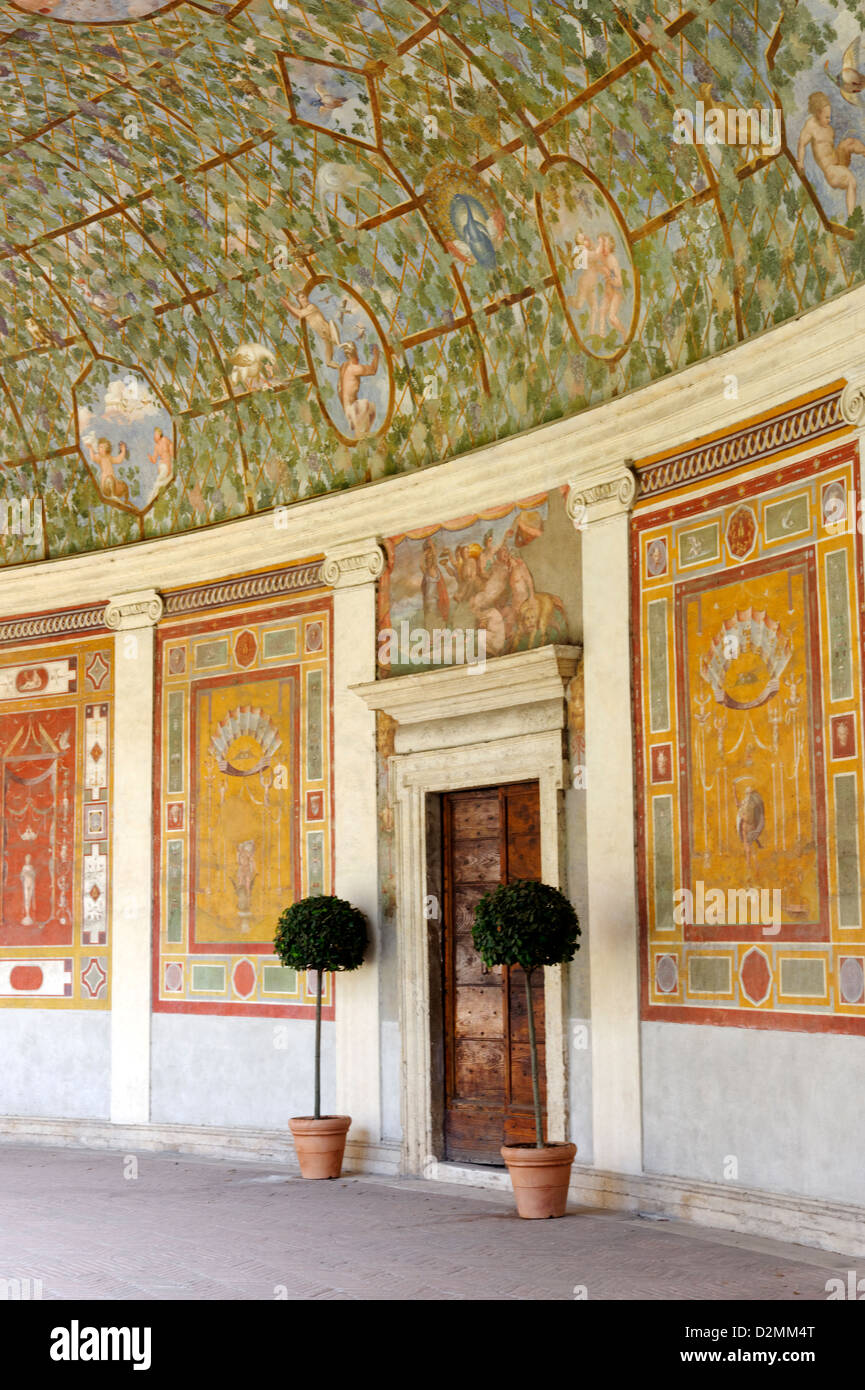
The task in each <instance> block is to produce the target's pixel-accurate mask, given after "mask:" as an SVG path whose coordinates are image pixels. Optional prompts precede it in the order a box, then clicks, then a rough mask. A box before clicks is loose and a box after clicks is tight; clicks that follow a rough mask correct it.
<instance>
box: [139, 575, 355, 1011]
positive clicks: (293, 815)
mask: <svg viewBox="0 0 865 1390" xmlns="http://www.w3.org/2000/svg"><path fill="white" fill-rule="evenodd" d="M331 624H332V610H331V604H330V600H329V598H326V597H318V598H310V599H305V600H295V601H292V602H288V603H286V602H284V601H283V602H280V603H274V604H271V605H268V606H263V607H256V608H247V609H242V610H239V611H238V610H235V611H228V612H221V613H220V614H219V615H218V616H212V615H211V616H208V617H206V618H204V617H199V618H197V619H195V620H193V621H189V620H186V621H176V622H169V623H167V624H165V625H164V626H163V627H162V628H160V630H159V633H158V634H157V656H156V664H157V714H156V729H157V758H156V788H155V803H154V818H155V840H156V883H155V894H154V897H155V904H156V908H155V937H154V941H155V948H154V968H155V977H154V1009H155V1010H156V1011H157V1012H169V1011H171V1012H185V1013H218V1014H247V1015H255V1016H267V1015H275V1016H290V1015H299V1016H301V1017H305V1016H306V1015H308V1014H309V1012H310V1010H311V1009H312V1007H313V1003H314V998H315V995H314V982H312V983H311V982H310V980H309V978H308V977H307V975H305V974H303V973H296V972H294V971H290V970H285V969H283V968H282V967H281V966H280V965H279V962H278V960H277V959H276V958H275V957H274V954H273V944H272V943H273V936H274V932H275V931H276V924H277V921H278V918H279V915H280V912H281V911H282V909H283V908H285V907H288V906H289V905H290V904H291V903H292V902H294V901H295V900H296V899H298V898H301V897H304V896H306V895H308V894H313V893H329V892H332V891H333V888H332V883H333V845H332V833H333V830H332V814H331V807H332V767H333V758H332V734H331V729H332V719H331V684H332V681H331V662H332V657H331V653H332V642H331ZM325 1016H327V1017H332V1016H333V981H332V979H328V981H327V986H326V994H325Z"/></svg>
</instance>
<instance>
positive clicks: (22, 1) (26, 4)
mask: <svg viewBox="0 0 865 1390" xmlns="http://www.w3.org/2000/svg"><path fill="white" fill-rule="evenodd" d="M13 3H14V5H15V8H16V10H24V11H26V13H27V14H36V15H45V16H46V17H47V18H48V19H61V20H64V21H65V23H67V24H129V23H130V22H134V21H135V20H136V19H148V18H149V17H150V15H154V14H158V13H159V11H160V10H168V9H171V8H172V6H173V5H174V4H175V3H176V0H13Z"/></svg>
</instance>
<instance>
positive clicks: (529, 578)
mask: <svg viewBox="0 0 865 1390" xmlns="http://www.w3.org/2000/svg"><path fill="white" fill-rule="evenodd" d="M566 492H567V489H565V488H562V489H558V490H556V491H554V492H550V493H543V494H541V495H540V496H538V497H532V498H528V499H525V500H523V501H521V502H518V503H516V504H515V505H512V506H503V507H498V508H495V509H493V510H491V511H487V512H482V513H480V514H479V515H476V516H468V517H460V518H458V519H457V520H455V521H450V522H446V523H438V524H434V525H430V526H426V527H422V528H420V529H418V530H416V531H410V532H408V533H406V534H404V535H400V536H393V537H391V538H390V539H388V540H386V541H385V542H384V548H385V552H386V555H387V565H386V569H385V573H384V575H383V576H382V578H381V580H380V581H379V653H378V656H379V674H380V675H382V676H396V675H405V674H407V673H409V672H411V671H416V670H421V669H423V668H425V667H432V666H444V665H453V664H461V663H462V662H468V663H469V664H472V663H476V662H478V661H479V660H483V659H485V658H490V657H496V656H503V655H506V654H509V653H511V652H519V651H529V650H530V649H531V648H533V647H539V646H543V645H544V644H545V643H547V642H561V643H567V642H571V641H576V640H578V636H579V631H580V628H579V539H578V536H577V533H576V531H575V529H574V526H573V523H572V521H571V520H570V518H569V517H568V515H567V513H566V510H565V496H566ZM479 639H482V640H479Z"/></svg>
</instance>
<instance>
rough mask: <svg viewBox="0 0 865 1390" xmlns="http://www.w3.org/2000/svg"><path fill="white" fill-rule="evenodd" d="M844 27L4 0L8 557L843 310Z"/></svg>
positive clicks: (863, 172)
mask: <svg viewBox="0 0 865 1390" xmlns="http://www.w3.org/2000/svg"><path fill="white" fill-rule="evenodd" d="M857 10H859V11H861V5H860V3H859V0H837V2H836V3H832V0H807V3H806V2H805V0H801V2H800V3H796V2H795V0H782V3H778V0H775V3H772V4H767V3H764V2H763V0H741V3H734V0H714V2H713V0H694V3H692V4H691V5H690V6H689V7H687V8H686V7H685V6H684V5H682V4H669V3H666V4H665V3H662V0H659V3H655V4H651V3H648V0H637V3H629V4H628V6H627V7H618V6H616V5H614V4H605V3H588V4H580V3H579V0H567V2H566V3H562V4H558V3H554V0H464V2H463V3H460V2H459V0H455V2H454V3H450V4H443V5H441V6H439V7H438V8H434V7H433V6H430V5H427V4H425V3H413V2H412V0H370V2H369V3H365V2H364V0H308V3H304V4H301V3H292V0H248V2H247V0H239V3H235V4H233V5H229V4H219V3H216V2H215V0H196V3H191V2H190V0H173V2H172V0H169V3H161V0H17V3H15V4H13V3H0V96H2V110H0V157H2V166H0V169H2V175H0V178H2V181H0V204H2V224H0V451H2V452H0V462H2V466H3V489H2V496H0V504H2V505H0V529H3V523H4V521H5V534H3V535H2V537H0V559H2V562H3V563H6V564H14V563H21V562H22V561H32V560H39V559H43V558H45V557H55V556H61V555H65V554H71V553H76V552H80V551H84V550H92V549H97V548H100V547H108V546H115V545H121V544H125V543H128V542H132V541H136V540H139V539H141V538H144V537H156V536H160V535H164V534H169V533H178V532H182V531H185V530H189V529H192V528H195V527H200V526H206V525H210V524H213V523H217V522H223V521H225V520H227V519H230V518H233V517H239V516H244V515H248V514H250V513H253V512H259V511H265V510H268V509H271V508H274V507H277V506H280V505H286V504H290V503H292V502H294V501H297V500H298V499H301V498H304V497H308V496H310V495H313V494H316V493H321V492H325V491H330V490H333V489H340V488H346V487H351V486H355V485H357V484H361V483H365V482H369V481H371V480H373V479H376V478H380V477H383V476H385V475H387V474H394V473H400V472H404V471H407V470H412V469H417V468H421V467H425V466H428V465H433V464H435V463H436V462H438V461H440V460H441V459H443V458H446V457H450V456H453V455H459V454H461V453H464V452H466V451H468V450H470V449H473V448H476V447H478V446H479V445H482V444H486V443H489V442H491V441H493V440H495V439H500V438H503V437H505V436H507V435H511V434H514V433H515V432H517V431H520V430H524V429H526V428H529V427H531V426H534V425H538V424H540V423H542V422H544V421H548V420H552V419H555V418H558V417H561V416H563V415H568V414H572V413H574V412H576V411H579V410H582V409H585V408H586V407H587V406H588V405H592V404H597V403H598V402H600V401H603V400H605V399H609V398H611V397H613V396H616V395H621V394H622V393H623V392H626V391H630V390H633V389H635V388H636V387H639V386H641V385H644V384H645V383H647V382H648V381H651V380H653V379H655V378H658V377H660V376H663V375H664V374H665V373H668V372H672V371H675V370H677V369H679V368H681V367H683V366H685V365H686V364H688V363H690V362H693V361H696V360H698V359H701V358H707V357H710V356H712V355H713V354H715V353H717V352H719V351H721V350H723V349H725V348H728V347H730V346H732V345H733V344H735V343H736V342H738V341H741V340H743V339H745V338H747V337H750V336H752V335H754V334H756V333H760V332H762V331H763V330H765V329H767V328H769V327H771V326H772V325H773V324H776V323H779V322H781V321H783V320H785V319H789V318H791V317H793V316H795V315H797V314H799V313H801V312H803V311H805V310H808V309H810V308H812V307H814V306H816V305H818V304H820V303H822V302H824V301H825V300H827V299H829V298H831V297H833V296H835V295H837V294H840V293H842V292H844V291H845V290H847V289H849V288H850V287H851V286H853V285H854V284H856V283H857V282H859V281H861V280H862V279H863V278H865V232H863V198H865V42H862V41H861V38H860V32H859V31H860V28H862V27H863V20H862V17H861V13H860V15H859V17H858V18H857ZM683 113H684V114H683ZM737 113H738V115H737ZM719 389H720V388H719ZM25 504H26V505H25Z"/></svg>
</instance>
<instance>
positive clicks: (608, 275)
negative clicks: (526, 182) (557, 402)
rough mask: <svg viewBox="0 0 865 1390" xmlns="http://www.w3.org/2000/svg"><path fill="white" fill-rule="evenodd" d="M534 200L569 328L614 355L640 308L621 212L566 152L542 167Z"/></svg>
mask: <svg viewBox="0 0 865 1390" xmlns="http://www.w3.org/2000/svg"><path fill="white" fill-rule="evenodd" d="M536 207H537V215H538V224H539V226H540V230H541V236H542V237H543V240H544V246H545V248H546V252H547V256H548V258H549V261H550V265H551V267H552V269H553V271H554V273H555V277H556V289H557V291H558V294H559V298H560V299H561V301H562V307H563V309H564V311H565V315H566V317H567V320H568V324H569V326H570V329H571V332H572V333H573V335H574V337H575V338H576V339H577V341H578V342H579V344H580V346H581V347H582V348H583V350H584V351H585V352H587V353H589V354H590V356H592V357H600V358H604V359H606V360H607V361H615V360H616V358H619V357H621V356H622V354H623V353H624V352H625V351H626V349H627V347H628V344H629V343H630V341H631V339H632V338H633V336H634V333H635V331H636V327H637V315H638V313H639V307H640V291H639V278H638V275H637V271H636V267H635V266H634V262H633V259H632V257H631V251H630V246H629V244H628V237H627V229H626V227H625V222H624V219H623V218H622V215H621V213H620V212H619V210H618V208H617V207H616V204H615V203H614V202H613V200H612V198H611V197H610V195H609V194H608V193H607V191H606V189H605V188H603V187H602V185H601V184H600V183H599V182H598V181H597V179H596V178H595V177H594V175H593V174H590V173H589V171H588V169H585V168H584V167H583V165H582V164H577V163H576V162H575V161H574V160H571V159H564V158H563V159H560V160H556V161H553V162H552V163H551V164H550V165H549V166H548V169H547V175H546V183H545V186H544V189H543V192H542V193H540V194H539V195H538V196H537V198H536Z"/></svg>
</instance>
